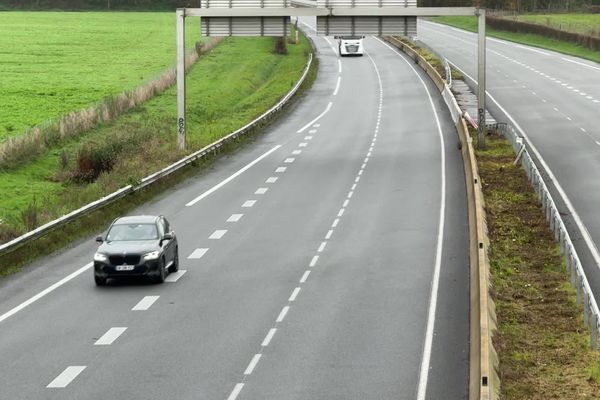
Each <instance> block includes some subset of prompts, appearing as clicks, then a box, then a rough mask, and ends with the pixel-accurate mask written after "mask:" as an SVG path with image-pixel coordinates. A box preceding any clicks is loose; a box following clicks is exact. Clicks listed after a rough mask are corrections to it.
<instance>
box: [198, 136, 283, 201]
mask: <svg viewBox="0 0 600 400" xmlns="http://www.w3.org/2000/svg"><path fill="white" fill-rule="evenodd" d="M280 147H281V145H280V144H278V145H277V146H275V147H273V148H272V149H271V150H269V151H267V152H266V153H265V154H263V155H262V156H260V157H258V158H257V159H256V160H254V161H252V162H251V163H250V164H248V165H246V166H245V167H243V168H242V169H240V170H239V171H237V172H236V173H234V174H233V175H231V176H230V177H229V178H226V179H224V180H223V181H221V182H220V183H218V184H216V185H215V186H213V187H212V188H210V189H208V190H207V191H206V192H204V193H202V194H201V195H200V196H198V197H196V198H195V199H194V200H192V201H190V202H189V203H187V204H186V207H190V206H193V205H194V204H196V203H197V202H199V201H200V200H202V199H203V198H205V197H206V196H208V195H210V194H211V193H213V192H215V191H217V190H218V189H220V188H221V187H223V186H225V185H226V184H227V183H229V182H231V181H232V180H233V179H235V178H236V177H237V176H239V175H241V174H242V173H244V172H245V171H247V170H248V169H250V168H251V167H252V166H254V165H255V164H256V163H258V162H260V161H261V160H262V159H263V158H265V157H267V156H268V155H269V154H271V153H273V152H274V151H275V150H277V149H278V148H280Z"/></svg>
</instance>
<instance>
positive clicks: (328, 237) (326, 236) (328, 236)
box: [325, 229, 333, 240]
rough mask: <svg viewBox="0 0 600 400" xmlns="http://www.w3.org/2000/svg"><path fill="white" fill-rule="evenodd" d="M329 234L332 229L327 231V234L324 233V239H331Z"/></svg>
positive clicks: (331, 233) (331, 232)
mask: <svg viewBox="0 0 600 400" xmlns="http://www.w3.org/2000/svg"><path fill="white" fill-rule="evenodd" d="M331 235H333V229H330V230H329V231H327V235H325V240H329V239H331Z"/></svg>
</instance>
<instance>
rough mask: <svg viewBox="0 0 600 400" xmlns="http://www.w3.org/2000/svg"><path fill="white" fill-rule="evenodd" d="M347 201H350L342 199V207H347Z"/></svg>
mask: <svg viewBox="0 0 600 400" xmlns="http://www.w3.org/2000/svg"><path fill="white" fill-rule="evenodd" d="M348 203H350V200H348V199H346V200H344V204H343V205H342V207H348Z"/></svg>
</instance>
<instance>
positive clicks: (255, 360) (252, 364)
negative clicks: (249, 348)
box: [244, 354, 262, 375]
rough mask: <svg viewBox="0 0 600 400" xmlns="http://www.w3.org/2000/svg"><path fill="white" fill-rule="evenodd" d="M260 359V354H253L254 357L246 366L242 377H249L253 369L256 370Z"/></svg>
mask: <svg viewBox="0 0 600 400" xmlns="http://www.w3.org/2000/svg"><path fill="white" fill-rule="evenodd" d="M261 357H262V354H255V355H254V357H252V360H251V361H250V364H248V367H247V368H246V370H245V371H244V375H250V374H251V373H252V371H254V368H256V364H258V361H259V360H260V358H261Z"/></svg>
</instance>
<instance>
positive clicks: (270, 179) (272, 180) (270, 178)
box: [265, 176, 279, 183]
mask: <svg viewBox="0 0 600 400" xmlns="http://www.w3.org/2000/svg"><path fill="white" fill-rule="evenodd" d="M277 179H279V178H278V177H276V176H271V177H269V178H267V180H266V181H265V183H275V182H277Z"/></svg>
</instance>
